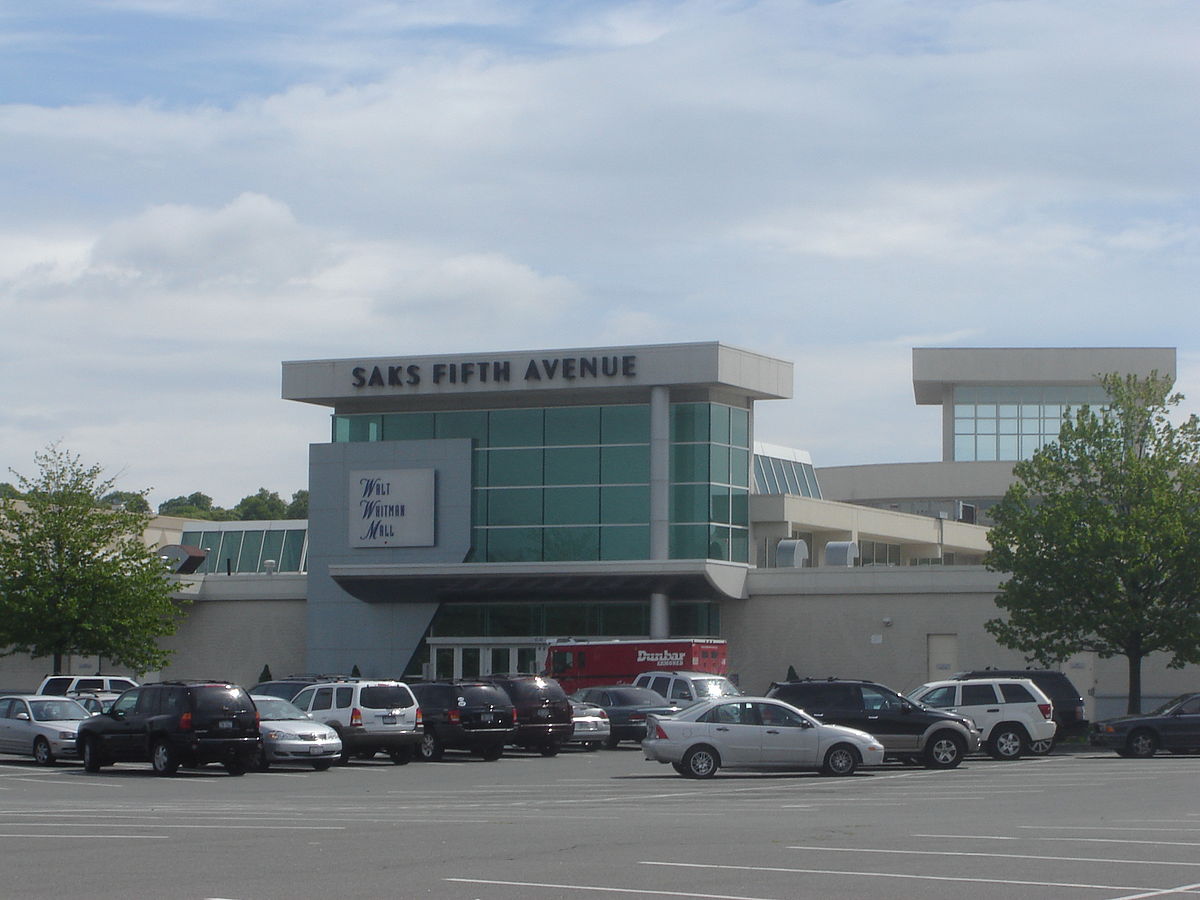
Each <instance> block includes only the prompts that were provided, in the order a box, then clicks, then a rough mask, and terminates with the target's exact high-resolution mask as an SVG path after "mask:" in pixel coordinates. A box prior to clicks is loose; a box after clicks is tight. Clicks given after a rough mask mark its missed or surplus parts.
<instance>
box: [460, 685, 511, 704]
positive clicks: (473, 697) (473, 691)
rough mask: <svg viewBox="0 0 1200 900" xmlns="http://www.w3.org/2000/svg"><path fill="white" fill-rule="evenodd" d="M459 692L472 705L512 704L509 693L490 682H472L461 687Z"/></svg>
mask: <svg viewBox="0 0 1200 900" xmlns="http://www.w3.org/2000/svg"><path fill="white" fill-rule="evenodd" d="M459 693H460V694H461V695H462V698H463V699H464V700H465V701H466V702H467V703H468V704H472V705H480V706H484V705H487V706H511V705H512V702H511V701H510V700H509V699H508V694H506V693H504V691H502V690H500V688H498V687H493V686H492V685H490V684H472V685H464V686H463V687H461V688H459Z"/></svg>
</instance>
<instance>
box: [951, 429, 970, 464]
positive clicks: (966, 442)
mask: <svg viewBox="0 0 1200 900" xmlns="http://www.w3.org/2000/svg"><path fill="white" fill-rule="evenodd" d="M954 458H955V459H956V460H959V461H964V460H965V461H967V462H970V461H971V460H974V459H975V435H973V434H971V435H956V436H955V438H954Z"/></svg>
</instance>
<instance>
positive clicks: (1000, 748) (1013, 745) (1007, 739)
mask: <svg viewBox="0 0 1200 900" xmlns="http://www.w3.org/2000/svg"><path fill="white" fill-rule="evenodd" d="M1024 751H1025V732H1024V731H1023V730H1022V729H1020V728H1017V727H1015V726H1013V725H998V726H996V728H994V729H993V730H992V736H991V739H990V740H989V741H988V745H987V752H988V755H989V756H991V757H992V759H1019V758H1020V756H1021V754H1022V753H1023V752H1024Z"/></svg>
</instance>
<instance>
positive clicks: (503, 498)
mask: <svg viewBox="0 0 1200 900" xmlns="http://www.w3.org/2000/svg"><path fill="white" fill-rule="evenodd" d="M487 522H488V524H489V525H541V524H542V489H541V488H512V489H508V490H491V491H488V519H487Z"/></svg>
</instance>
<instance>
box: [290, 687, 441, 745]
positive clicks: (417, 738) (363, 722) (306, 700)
mask: <svg viewBox="0 0 1200 900" xmlns="http://www.w3.org/2000/svg"><path fill="white" fill-rule="evenodd" d="M292 703H294V704H295V705H296V706H298V707H299V708H300V709H301V710H302V711H303V712H306V713H309V714H311V715H312V717H313V719H315V720H316V721H318V722H321V723H322V724H325V725H328V726H329V727H330V728H332V729H333V730H334V731H336V732H337V734H338V738H339V739H340V740H341V742H342V755H341V756H340V757H339V761H340V762H341V763H343V764H345V763H348V762H349V761H350V760H351V759H352V758H353V757H358V758H359V759H370V758H371V757H372V756H374V755H375V754H376V753H378V752H379V751H381V750H382V751H383V752H385V753H387V755H388V756H389V757H390V758H391V760H392V762H394V763H396V765H400V766H402V765H404V764H405V763H407V762H408V761H409V760H411V759H412V757H413V750H414V748H415V747H416V745H417V744H419V743H420V742H421V737H422V735H423V734H424V733H425V732H424V729H423V728H422V727H421V708H420V707H419V706H418V705H417V698H416V697H414V696H413V692H412V691H411V690H410V689H409V687H408V685H407V684H405V683H404V682H402V681H379V680H374V679H366V678H363V679H348V680H346V681H332V682H318V683H316V684H310V685H309V686H308V687H306V688H304V689H303V690H302V691H300V693H299V694H297V695H296V696H295V698H293V700H292Z"/></svg>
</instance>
